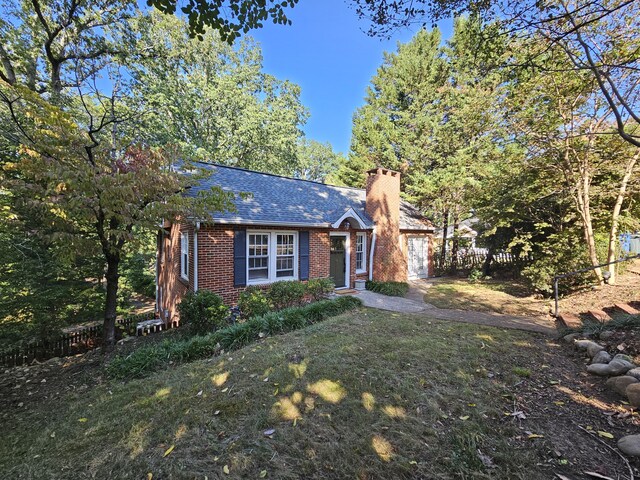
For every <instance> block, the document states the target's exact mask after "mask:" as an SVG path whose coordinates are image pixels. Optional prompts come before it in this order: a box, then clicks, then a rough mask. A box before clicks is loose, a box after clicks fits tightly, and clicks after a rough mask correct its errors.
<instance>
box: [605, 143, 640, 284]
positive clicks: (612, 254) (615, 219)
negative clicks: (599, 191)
mask: <svg viewBox="0 0 640 480" xmlns="http://www.w3.org/2000/svg"><path fill="white" fill-rule="evenodd" d="M639 157H640V150H638V152H637V153H636V154H635V155H634V156H633V158H631V160H629V163H628V164H627V168H626V169H625V172H624V176H623V177H622V181H621V182H620V188H619V189H618V196H617V197H616V203H615V205H614V206H613V212H612V213H611V230H610V231H609V250H608V252H607V253H608V254H607V263H611V262H615V261H616V245H617V244H618V227H619V221H620V211H621V210H622V203H623V202H624V199H625V196H626V194H627V185H628V184H629V180H630V179H631V175H632V174H633V169H634V168H635V166H636V162H637V161H638V158H639ZM609 273H610V274H611V277H610V278H609V283H610V284H611V285H615V283H616V275H617V269H616V265H609Z"/></svg>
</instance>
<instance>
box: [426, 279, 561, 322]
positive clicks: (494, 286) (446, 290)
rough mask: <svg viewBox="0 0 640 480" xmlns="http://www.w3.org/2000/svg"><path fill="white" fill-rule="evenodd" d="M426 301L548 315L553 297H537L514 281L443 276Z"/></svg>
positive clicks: (458, 307)
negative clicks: (476, 279) (549, 298)
mask: <svg viewBox="0 0 640 480" xmlns="http://www.w3.org/2000/svg"><path fill="white" fill-rule="evenodd" d="M424 298H425V301H426V302H427V303H430V304H432V305H434V306H436V307H438V308H455V309H460V310H475V311H480V312H497V313H503V314H506V315H524V316H544V315H548V312H549V308H550V307H549V305H550V304H549V300H542V299H539V298H536V297H534V296H533V295H531V294H530V292H529V291H528V290H527V289H526V288H525V287H524V286H523V285H520V284H519V283H517V282H514V281H500V280H481V281H477V282H470V281H469V280H467V279H462V278H452V277H443V278H438V279H437V280H436V281H434V282H433V285H432V286H431V287H430V288H429V291H428V293H427V294H426V295H425V297H424Z"/></svg>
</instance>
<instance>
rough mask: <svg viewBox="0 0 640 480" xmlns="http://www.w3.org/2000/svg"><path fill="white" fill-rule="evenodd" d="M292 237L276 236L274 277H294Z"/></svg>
mask: <svg viewBox="0 0 640 480" xmlns="http://www.w3.org/2000/svg"><path fill="white" fill-rule="evenodd" d="M294 241H295V238H294V235H292V234H289V233H279V234H277V235H276V277H278V278H283V277H293V275H294V268H293V265H294V261H295V251H294Z"/></svg>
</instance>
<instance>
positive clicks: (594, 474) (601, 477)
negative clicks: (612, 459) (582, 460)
mask: <svg viewBox="0 0 640 480" xmlns="http://www.w3.org/2000/svg"><path fill="white" fill-rule="evenodd" d="M584 474H585V475H589V476H590V477H593V478H600V479H602V480H614V479H613V478H611V477H607V476H606V475H600V474H599V473H596V472H584Z"/></svg>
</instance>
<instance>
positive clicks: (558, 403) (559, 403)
mask: <svg viewBox="0 0 640 480" xmlns="http://www.w3.org/2000/svg"><path fill="white" fill-rule="evenodd" d="M553 403H555V404H556V405H558V406H559V407H561V406H562V405H564V402H553ZM556 475H557V474H556Z"/></svg>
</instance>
